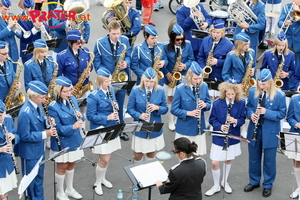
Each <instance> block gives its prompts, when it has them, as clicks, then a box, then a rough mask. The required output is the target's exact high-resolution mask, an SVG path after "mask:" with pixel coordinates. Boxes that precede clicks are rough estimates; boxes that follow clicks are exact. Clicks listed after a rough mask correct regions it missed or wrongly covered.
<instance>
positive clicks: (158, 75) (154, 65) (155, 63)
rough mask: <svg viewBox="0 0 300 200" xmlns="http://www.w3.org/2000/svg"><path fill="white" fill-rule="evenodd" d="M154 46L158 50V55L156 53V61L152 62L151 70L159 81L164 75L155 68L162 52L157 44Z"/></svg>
mask: <svg viewBox="0 0 300 200" xmlns="http://www.w3.org/2000/svg"><path fill="white" fill-rule="evenodd" d="M155 46H157V48H158V50H159V53H158V55H157V56H156V59H155V61H154V64H153V66H152V68H153V69H154V71H155V72H156V74H157V77H158V78H159V79H162V78H163V77H164V74H163V73H162V72H161V71H159V68H158V67H157V65H158V64H159V62H160V58H161V56H162V50H161V48H160V47H159V46H158V44H156V45H155Z"/></svg>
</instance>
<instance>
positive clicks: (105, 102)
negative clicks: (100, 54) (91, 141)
mask: <svg viewBox="0 0 300 200" xmlns="http://www.w3.org/2000/svg"><path fill="white" fill-rule="evenodd" d="M97 74H98V75H97V78H96V85H97V89H95V90H94V91H93V92H92V93H91V94H90V95H89V96H88V98H87V119H88V120H89V121H90V122H91V124H90V128H91V129H96V128H99V127H108V126H113V125H116V124H117V120H118V112H117V110H118V105H117V103H116V100H115V99H116V98H115V95H114V90H113V87H111V86H110V85H111V82H112V77H111V73H110V72H109V71H108V69H106V68H102V67H101V68H99V69H98V70H97ZM109 90H110V92H111V94H110V92H109ZM111 98H112V99H111ZM112 106H114V107H115V109H113V107H112ZM114 111H115V112H114ZM118 149H121V142H120V137H119V135H117V137H116V138H115V139H113V140H110V141H109V142H108V143H105V144H100V145H97V146H95V147H94V148H93V153H94V154H98V155H99V162H98V164H97V167H96V182H95V184H94V185H95V186H96V188H95V192H96V193H97V194H98V195H103V191H102V186H101V184H102V185H104V186H105V187H107V188H112V187H113V185H112V184H111V183H110V182H109V181H107V180H106V179H105V174H106V170H107V166H108V163H109V160H110V154H111V153H112V152H114V151H116V150H118Z"/></svg>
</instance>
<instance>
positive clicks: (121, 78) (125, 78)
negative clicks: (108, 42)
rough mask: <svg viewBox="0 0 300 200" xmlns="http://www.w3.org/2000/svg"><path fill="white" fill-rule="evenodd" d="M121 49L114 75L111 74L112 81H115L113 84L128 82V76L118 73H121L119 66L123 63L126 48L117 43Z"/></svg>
mask: <svg viewBox="0 0 300 200" xmlns="http://www.w3.org/2000/svg"><path fill="white" fill-rule="evenodd" d="M119 43H120V44H121V45H122V46H123V47H124V49H123V51H122V53H121V55H120V58H119V60H118V63H117V65H116V67H115V71H114V73H113V74H112V79H113V80H114V81H115V82H123V81H128V75H127V73H126V72H120V71H121V64H122V62H123V61H124V58H125V53H126V50H127V47H126V45H125V44H124V43H121V42H119Z"/></svg>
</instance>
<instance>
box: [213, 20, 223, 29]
mask: <svg viewBox="0 0 300 200" xmlns="http://www.w3.org/2000/svg"><path fill="white" fill-rule="evenodd" d="M224 27H225V22H224V20H223V19H220V18H217V19H215V20H214V21H213V28H212V29H221V28H224Z"/></svg>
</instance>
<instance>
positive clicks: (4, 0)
mask: <svg viewBox="0 0 300 200" xmlns="http://www.w3.org/2000/svg"><path fill="white" fill-rule="evenodd" d="M1 3H2V4H3V6H5V7H6V8H9V7H10V6H11V1H10V0H1Z"/></svg>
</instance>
